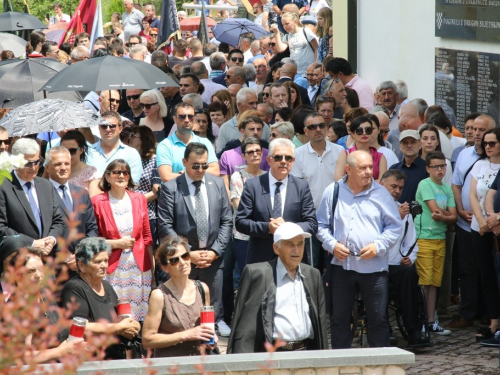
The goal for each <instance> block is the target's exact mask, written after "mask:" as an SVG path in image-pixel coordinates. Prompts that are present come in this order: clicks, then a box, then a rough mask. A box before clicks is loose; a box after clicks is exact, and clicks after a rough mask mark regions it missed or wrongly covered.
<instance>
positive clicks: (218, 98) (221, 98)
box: [211, 90, 236, 118]
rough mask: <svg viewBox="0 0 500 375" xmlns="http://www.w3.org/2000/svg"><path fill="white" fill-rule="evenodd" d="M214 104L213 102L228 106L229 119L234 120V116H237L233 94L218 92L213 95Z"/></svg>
mask: <svg viewBox="0 0 500 375" xmlns="http://www.w3.org/2000/svg"><path fill="white" fill-rule="evenodd" d="M211 99H212V103H213V102H221V103H223V104H225V105H226V107H227V118H233V117H234V115H235V114H236V111H235V109H234V105H235V103H234V100H233V98H232V97H231V94H230V93H229V91H227V90H219V91H216V92H215V93H214V94H213V95H212V98H211Z"/></svg>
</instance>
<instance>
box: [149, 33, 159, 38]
mask: <svg viewBox="0 0 500 375" xmlns="http://www.w3.org/2000/svg"><path fill="white" fill-rule="evenodd" d="M149 36H150V37H155V38H156V37H157V36H158V34H149Z"/></svg>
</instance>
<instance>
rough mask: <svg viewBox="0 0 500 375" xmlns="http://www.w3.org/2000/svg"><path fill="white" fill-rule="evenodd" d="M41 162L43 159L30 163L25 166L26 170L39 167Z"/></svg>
mask: <svg viewBox="0 0 500 375" xmlns="http://www.w3.org/2000/svg"><path fill="white" fill-rule="evenodd" d="M41 161H42V160H41V159H38V160H33V161H29V162H27V163H26V164H24V168H33V167H37V166H38V165H39V164H40V162H41Z"/></svg>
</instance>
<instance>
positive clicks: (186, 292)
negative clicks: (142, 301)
mask: <svg viewBox="0 0 500 375" xmlns="http://www.w3.org/2000/svg"><path fill="white" fill-rule="evenodd" d="M189 250H190V246H189V244H188V241H187V240H186V239H185V238H184V237H180V236H168V237H166V238H165V239H164V240H163V242H162V243H161V245H160V247H159V248H158V250H156V254H155V257H156V261H157V262H158V263H159V264H160V266H161V268H162V269H163V271H165V272H166V273H168V274H169V275H170V279H169V280H168V281H167V282H165V283H163V284H161V285H160V286H159V287H158V288H157V289H155V290H153V292H152V293H151V298H150V299H149V309H148V315H147V316H146V320H145V322H144V329H143V332H142V345H143V347H144V348H145V349H153V356H154V357H155V358H159V357H178V356H190V355H200V345H201V342H202V341H210V340H211V339H212V338H214V337H215V344H214V345H208V347H209V348H211V349H213V348H215V347H216V346H217V341H218V339H217V335H216V334H215V332H214V329H213V328H209V327H206V326H201V325H200V311H201V307H202V306H203V305H204V303H203V300H204V301H205V305H210V294H209V290H208V287H207V286H206V285H205V284H204V283H201V282H196V281H193V280H190V279H189V273H190V272H191V259H190V254H189V253H190V251H189ZM201 290H202V291H203V294H204V296H202V294H201V292H200V291H201Z"/></svg>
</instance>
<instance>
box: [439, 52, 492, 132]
mask: <svg viewBox="0 0 500 375" xmlns="http://www.w3.org/2000/svg"><path fill="white" fill-rule="evenodd" d="M434 81H435V88H434V95H435V103H436V104H437V105H440V106H441V107H443V109H444V110H445V112H446V114H447V116H448V118H449V119H450V120H451V121H452V122H453V124H454V125H455V126H456V127H457V128H458V129H459V130H460V131H461V132H463V131H464V118H465V116H467V115H468V114H470V113H472V112H484V113H487V114H489V115H491V116H492V117H493V118H494V119H495V121H496V123H497V125H498V124H500V118H499V107H500V106H499V103H500V100H499V97H500V95H499V84H500V55H497V54H493V53H483V52H471V51H458V50H452V49H445V48H436V66H435V75H434Z"/></svg>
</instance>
